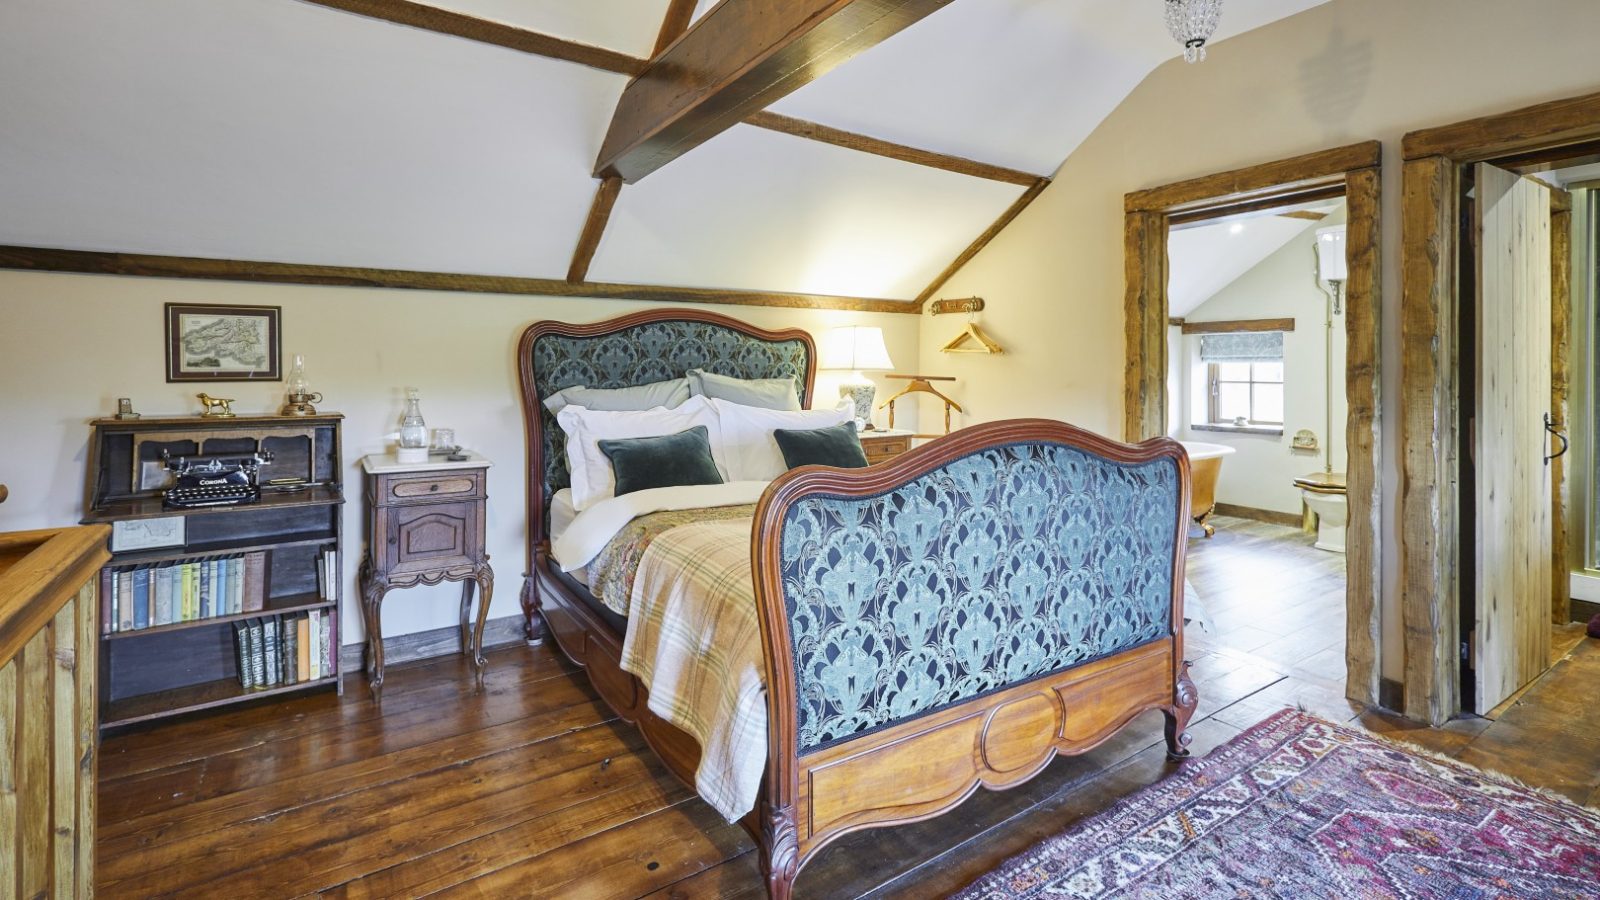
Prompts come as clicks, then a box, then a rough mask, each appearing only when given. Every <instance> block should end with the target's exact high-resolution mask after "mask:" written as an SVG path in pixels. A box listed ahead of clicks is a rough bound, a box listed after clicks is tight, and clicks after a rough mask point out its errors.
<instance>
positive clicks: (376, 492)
mask: <svg viewBox="0 0 1600 900" xmlns="http://www.w3.org/2000/svg"><path fill="white" fill-rule="evenodd" d="M466 455H467V459H466V460H465V461H463V462H449V461H446V460H445V459H444V458H443V457H437V459H438V461H437V462H432V461H430V462H426V463H400V462H398V461H397V460H396V459H395V457H394V456H393V455H392V454H387V455H381V456H379V455H375V456H367V457H363V458H362V460H361V469H362V471H364V472H365V473H366V496H367V552H366V554H365V556H364V558H363V559H362V560H361V575H360V578H361V611H362V615H363V618H364V621H365V622H366V626H367V674H368V676H369V678H370V679H371V687H372V689H373V691H374V692H376V691H378V689H379V688H381V687H382V686H383V614H382V612H383V598H384V596H385V595H386V594H388V593H389V591H391V590H393V589H395V588H405V587H414V586H416V585H419V584H430V585H431V584H438V583H440V582H441V581H459V582H461V583H462V584H461V652H463V653H467V654H470V655H471V657H472V662H473V664H474V665H476V666H477V667H478V677H479V678H480V679H481V678H482V677H483V668H484V664H485V663H484V658H483V625H484V622H485V621H487V620H488V618H489V599H490V597H491V596H493V594H494V571H493V570H492V569H490V568H489V554H488V553H487V552H486V551H485V550H484V515H485V507H486V505H487V502H488V501H487V498H488V494H487V482H488V475H489V467H490V466H491V465H493V463H491V462H489V460H487V459H485V458H483V457H482V456H480V455H478V454H476V453H472V452H470V451H468V452H467V454H466ZM474 587H477V588H478V589H479V593H480V594H481V596H480V597H479V598H478V616H477V622H476V625H475V627H473V628H471V629H470V630H469V628H468V621H469V617H468V613H469V612H470V611H471V609H472V592H473V588H474Z"/></svg>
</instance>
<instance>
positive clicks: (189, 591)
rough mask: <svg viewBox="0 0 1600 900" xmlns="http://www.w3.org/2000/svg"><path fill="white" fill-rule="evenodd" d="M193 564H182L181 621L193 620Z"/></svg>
mask: <svg viewBox="0 0 1600 900" xmlns="http://www.w3.org/2000/svg"><path fill="white" fill-rule="evenodd" d="M194 576H195V572H194V563H190V562H186V563H184V564H183V573H182V578H183V621H185V622H189V621H193V619H194Z"/></svg>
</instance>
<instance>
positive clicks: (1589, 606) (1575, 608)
mask: <svg viewBox="0 0 1600 900" xmlns="http://www.w3.org/2000/svg"><path fill="white" fill-rule="evenodd" d="M1597 615H1600V603H1590V602H1589V601H1587V600H1577V599H1574V600H1573V601H1572V612H1571V616H1572V621H1574V622H1587V621H1589V620H1590V619H1592V618H1594V617H1595V616H1597Z"/></svg>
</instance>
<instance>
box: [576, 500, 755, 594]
mask: <svg viewBox="0 0 1600 900" xmlns="http://www.w3.org/2000/svg"><path fill="white" fill-rule="evenodd" d="M771 483H772V482H770V481H730V482H726V483H724V484H696V485H686V486H682V487H664V488H650V489H648V490H643V491H634V492H633V493H631V494H623V495H622V496H620V497H609V498H607V499H605V500H601V501H599V502H597V503H595V504H594V505H593V506H590V507H589V508H588V509H585V510H583V511H582V512H580V513H578V515H577V516H576V517H574V518H573V520H572V523H571V524H570V525H568V526H567V527H566V529H565V530H564V531H562V532H561V535H560V536H559V537H557V538H556V539H555V542H554V543H553V544H551V546H550V555H551V556H554V557H555V560H556V562H557V563H558V564H560V566H561V571H563V572H571V571H574V570H576V569H581V568H583V567H584V566H586V565H588V564H589V563H590V561H591V560H593V559H594V558H595V556H597V555H598V554H599V553H600V551H601V550H604V549H605V546H606V544H608V543H610V541H611V539H612V538H613V537H616V535H617V532H619V531H621V530H622V528H623V526H625V525H627V524H628V523H629V522H631V521H633V520H634V519H637V518H638V517H640V516H647V515H649V514H650V513H654V512H663V511H666V510H669V509H673V510H676V509H698V508H702V507H711V506H741V505H743V504H746V503H754V502H756V501H757V500H759V499H761V494H762V493H763V492H765V491H766V489H767V485H769V484H771Z"/></svg>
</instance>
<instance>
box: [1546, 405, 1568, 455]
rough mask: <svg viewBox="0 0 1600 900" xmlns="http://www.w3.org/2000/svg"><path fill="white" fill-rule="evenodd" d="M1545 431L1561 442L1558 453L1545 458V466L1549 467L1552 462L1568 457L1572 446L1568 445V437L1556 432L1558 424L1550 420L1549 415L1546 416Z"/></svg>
mask: <svg viewBox="0 0 1600 900" xmlns="http://www.w3.org/2000/svg"><path fill="white" fill-rule="evenodd" d="M1544 430H1545V431H1546V432H1548V433H1549V434H1551V435H1553V436H1554V437H1555V439H1556V440H1558V441H1560V442H1561V449H1560V450H1557V451H1556V452H1554V453H1552V454H1550V455H1549V456H1546V457H1545V458H1544V464H1545V465H1547V466H1548V465H1550V460H1552V459H1559V458H1560V457H1563V456H1566V455H1567V449H1568V447H1569V446H1570V445H1569V444H1568V443H1567V436H1566V435H1564V434H1562V433H1561V432H1559V431H1557V430H1556V423H1555V422H1553V421H1551V420H1550V414H1549V413H1545V414H1544Z"/></svg>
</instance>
